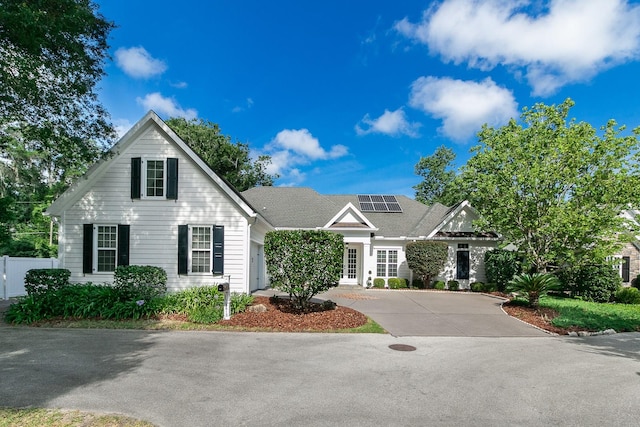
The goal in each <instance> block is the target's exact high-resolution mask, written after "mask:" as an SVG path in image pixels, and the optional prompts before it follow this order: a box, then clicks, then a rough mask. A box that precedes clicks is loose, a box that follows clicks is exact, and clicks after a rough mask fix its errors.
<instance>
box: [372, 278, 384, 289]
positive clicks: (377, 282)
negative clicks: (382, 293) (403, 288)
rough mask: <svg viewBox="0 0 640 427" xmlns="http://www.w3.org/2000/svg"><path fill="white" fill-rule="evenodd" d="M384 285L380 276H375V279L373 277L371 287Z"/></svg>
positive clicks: (382, 286)
mask: <svg viewBox="0 0 640 427" xmlns="http://www.w3.org/2000/svg"><path fill="white" fill-rule="evenodd" d="M384 285H385V281H384V279H383V278H381V277H376V278H375V279H373V287H374V288H384Z"/></svg>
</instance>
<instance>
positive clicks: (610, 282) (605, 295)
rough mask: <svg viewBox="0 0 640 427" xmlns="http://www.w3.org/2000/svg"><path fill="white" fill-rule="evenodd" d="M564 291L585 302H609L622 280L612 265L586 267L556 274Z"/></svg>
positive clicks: (560, 271) (569, 269) (568, 269)
mask: <svg viewBox="0 0 640 427" xmlns="http://www.w3.org/2000/svg"><path fill="white" fill-rule="evenodd" d="M554 274H556V276H558V278H559V279H560V282H561V283H562V287H563V289H564V290H566V291H569V293H570V295H571V296H572V297H574V298H581V299H583V300H585V301H593V302H609V301H611V299H612V297H613V296H614V293H615V292H616V291H617V290H618V287H620V285H621V284H622V279H621V278H620V275H619V274H618V272H617V271H616V270H614V269H613V268H612V267H611V266H610V265H607V264H602V265H585V266H581V267H575V268H567V269H563V270H559V271H557V272H555V273H554Z"/></svg>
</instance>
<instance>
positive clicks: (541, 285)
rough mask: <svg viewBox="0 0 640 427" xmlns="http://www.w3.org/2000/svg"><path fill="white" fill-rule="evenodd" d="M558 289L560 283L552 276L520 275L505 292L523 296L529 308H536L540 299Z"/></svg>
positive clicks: (510, 283) (512, 280)
mask: <svg viewBox="0 0 640 427" xmlns="http://www.w3.org/2000/svg"><path fill="white" fill-rule="evenodd" d="M559 288H560V281H559V280H558V278H557V277H556V276H554V275H553V274H521V275H520V276H516V277H514V278H513V279H511V281H510V282H509V286H507V290H508V291H509V292H516V293H519V294H523V295H524V297H525V298H526V299H527V301H529V305H530V306H531V307H537V306H538V301H539V300H540V297H541V296H543V295H546V294H547V293H548V292H549V291H552V290H556V289H559Z"/></svg>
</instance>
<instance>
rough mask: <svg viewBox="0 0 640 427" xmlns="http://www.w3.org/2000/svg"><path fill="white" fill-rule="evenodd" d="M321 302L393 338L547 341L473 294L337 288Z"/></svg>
mask: <svg viewBox="0 0 640 427" xmlns="http://www.w3.org/2000/svg"><path fill="white" fill-rule="evenodd" d="M271 294H273V292H272V293H271ZM319 297H320V298H322V299H330V300H332V301H335V302H336V303H338V304H339V305H342V306H345V307H350V308H353V309H354V310H357V311H359V312H361V313H364V314H366V315H367V316H369V317H370V318H372V319H373V320H375V321H376V322H377V323H378V324H379V325H380V326H382V327H383V328H385V329H386V330H387V331H388V332H389V333H390V334H391V335H393V336H396V337H402V336H423V337H436V336H442V337H542V336H548V334H547V333H546V332H543V331H541V330H539V329H536V328H534V327H533V326H530V325H527V324H525V323H523V322H520V321H519V320H517V319H514V318H512V317H510V316H508V315H507V314H505V313H504V312H503V311H502V309H501V308H500V305H501V303H502V302H503V300H502V299H500V298H496V297H492V296H487V295H481V294H476V293H470V292H431V291H411V290H382V289H379V290H378V289H369V290H365V289H363V288H353V289H349V288H345V287H339V288H333V289H331V290H329V291H328V292H326V293H323V294H321V295H319Z"/></svg>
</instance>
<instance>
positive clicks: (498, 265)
mask: <svg viewBox="0 0 640 427" xmlns="http://www.w3.org/2000/svg"><path fill="white" fill-rule="evenodd" d="M484 269H485V273H486V275H487V281H488V282H489V283H494V284H495V285H496V288H497V289H498V291H500V292H504V290H505V289H506V287H507V285H508V284H509V281H510V280H511V279H513V277H514V276H515V275H516V274H520V272H521V269H522V267H521V263H520V261H519V259H518V254H517V253H516V252H512V251H507V250H504V249H492V250H490V251H487V252H485V254H484Z"/></svg>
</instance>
